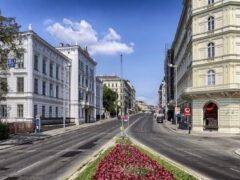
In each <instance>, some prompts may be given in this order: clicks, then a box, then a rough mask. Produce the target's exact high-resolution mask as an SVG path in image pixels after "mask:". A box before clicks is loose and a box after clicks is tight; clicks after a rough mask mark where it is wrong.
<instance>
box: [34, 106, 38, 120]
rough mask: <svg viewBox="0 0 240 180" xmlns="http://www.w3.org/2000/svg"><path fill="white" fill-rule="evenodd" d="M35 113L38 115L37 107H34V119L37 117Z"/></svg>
mask: <svg viewBox="0 0 240 180" xmlns="http://www.w3.org/2000/svg"><path fill="white" fill-rule="evenodd" d="M37 113H38V110H37V105H34V118H35V117H37Z"/></svg>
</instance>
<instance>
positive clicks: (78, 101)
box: [56, 43, 97, 124]
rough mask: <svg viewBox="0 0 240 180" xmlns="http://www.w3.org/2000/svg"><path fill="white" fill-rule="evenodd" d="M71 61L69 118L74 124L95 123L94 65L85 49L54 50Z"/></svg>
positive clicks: (62, 47) (61, 45)
mask: <svg viewBox="0 0 240 180" xmlns="http://www.w3.org/2000/svg"><path fill="white" fill-rule="evenodd" d="M56 49H57V50H59V51H60V52H62V53H63V54H64V55H66V56H67V57H69V58H70V59H71V60H72V65H71V72H72V73H71V82H70V83H71V85H70V86H71V103H70V108H71V115H70V116H71V118H74V119H75V123H76V124H81V123H84V122H85V123H89V122H94V121H96V96H95V95H96V65H97V63H96V62H95V61H94V60H93V59H92V58H91V57H90V56H89V54H88V51H87V48H85V49H84V50H83V49H82V48H81V47H80V46H78V45H75V46H70V45H66V46H63V44H62V43H60V47H57V48H56Z"/></svg>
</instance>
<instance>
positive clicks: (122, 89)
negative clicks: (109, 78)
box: [120, 54, 124, 139]
mask: <svg viewBox="0 0 240 180" xmlns="http://www.w3.org/2000/svg"><path fill="white" fill-rule="evenodd" d="M122 56H123V55H122V54H121V55H120V62H121V91H122V97H123V98H124V96H123V94H124V87H123V65H122ZM123 100H124V99H121V102H122V103H121V120H122V127H121V130H122V139H124V125H123V116H124V115H123V103H124V101H123Z"/></svg>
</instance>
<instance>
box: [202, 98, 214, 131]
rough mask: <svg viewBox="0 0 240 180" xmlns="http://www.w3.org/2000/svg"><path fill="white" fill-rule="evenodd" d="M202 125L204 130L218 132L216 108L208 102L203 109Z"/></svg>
mask: <svg viewBox="0 0 240 180" xmlns="http://www.w3.org/2000/svg"><path fill="white" fill-rule="evenodd" d="M203 113H204V115H203V116H204V117H203V125H204V129H206V130H207V129H209V130H218V106H217V105H216V104H215V103H213V102H209V103H207V104H205V105H204V107H203Z"/></svg>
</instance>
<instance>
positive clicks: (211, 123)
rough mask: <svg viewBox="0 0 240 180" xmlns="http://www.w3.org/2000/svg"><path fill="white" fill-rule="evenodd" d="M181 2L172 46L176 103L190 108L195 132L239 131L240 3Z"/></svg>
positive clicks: (220, 1) (220, 0)
mask: <svg viewBox="0 0 240 180" xmlns="http://www.w3.org/2000/svg"><path fill="white" fill-rule="evenodd" d="M183 4H184V8H183V11H182V16H181V19H180V22H179V25H178V29H177V33H176V36H175V39H174V42H173V44H172V49H173V50H174V62H173V63H174V64H175V65H176V68H177V71H175V77H174V78H175V80H176V78H177V87H178V92H177V99H178V106H181V107H182V109H183V107H186V106H189V107H191V108H192V128H193V130H194V131H204V130H216V131H218V132H224V133H239V132H240V120H239V117H240V83H239V82H240V61H239V60H240V35H239V32H240V1H239V0H234V1H232V0H215V1H214V0H198V1H195V0H193V1H192V0H184V1H183ZM175 87H176V84H175ZM175 95H176V94H175Z"/></svg>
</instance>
